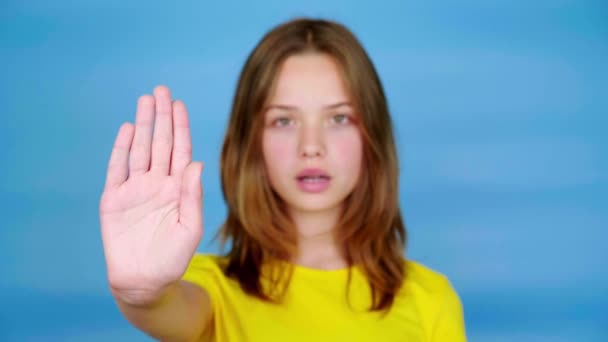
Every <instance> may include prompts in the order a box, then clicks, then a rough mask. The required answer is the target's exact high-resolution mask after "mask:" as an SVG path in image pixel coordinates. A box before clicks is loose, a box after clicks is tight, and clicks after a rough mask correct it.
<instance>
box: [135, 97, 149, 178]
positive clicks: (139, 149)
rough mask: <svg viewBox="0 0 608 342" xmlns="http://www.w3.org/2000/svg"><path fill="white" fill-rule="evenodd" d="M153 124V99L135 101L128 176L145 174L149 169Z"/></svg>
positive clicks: (145, 98)
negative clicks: (133, 135) (135, 112)
mask: <svg viewBox="0 0 608 342" xmlns="http://www.w3.org/2000/svg"><path fill="white" fill-rule="evenodd" d="M153 122H154V97H153V96H151V95H144V96H141V97H140V98H139V100H138V101H137V114H136V115H135V137H134V138H133V146H132V147H131V152H130V158H129V174H130V175H137V174H141V173H145V172H147V171H148V169H149V168H150V145H151V143H152V123H153Z"/></svg>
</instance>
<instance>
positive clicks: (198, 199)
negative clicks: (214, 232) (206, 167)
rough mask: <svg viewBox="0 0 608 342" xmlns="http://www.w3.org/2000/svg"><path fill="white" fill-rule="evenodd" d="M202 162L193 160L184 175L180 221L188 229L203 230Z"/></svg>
mask: <svg viewBox="0 0 608 342" xmlns="http://www.w3.org/2000/svg"><path fill="white" fill-rule="evenodd" d="M202 174H203V163H202V162H191V163H190V164H188V166H186V169H185V170H184V173H183V175H182V185H181V190H180V205H179V221H180V223H182V224H183V225H185V226H186V227H187V228H188V229H192V230H195V231H200V233H201V234H202V231H203V186H202V181H201V176H202Z"/></svg>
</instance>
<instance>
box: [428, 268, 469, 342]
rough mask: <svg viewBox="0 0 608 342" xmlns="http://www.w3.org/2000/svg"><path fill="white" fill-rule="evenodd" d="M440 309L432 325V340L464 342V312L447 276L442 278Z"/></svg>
mask: <svg viewBox="0 0 608 342" xmlns="http://www.w3.org/2000/svg"><path fill="white" fill-rule="evenodd" d="M443 280H444V281H443V284H442V291H441V295H440V296H441V301H440V309H439V314H438V316H437V319H436V321H435V324H434V325H433V333H432V336H433V337H432V339H431V341H433V342H443V341H450V342H466V340H467V338H466V332H465V326H464V312H463V308H462V303H461V301H460V297H459V296H458V294H457V293H456V291H455V290H454V288H453V286H452V284H451V283H450V281H449V280H448V279H447V278H445V277H444V278H443Z"/></svg>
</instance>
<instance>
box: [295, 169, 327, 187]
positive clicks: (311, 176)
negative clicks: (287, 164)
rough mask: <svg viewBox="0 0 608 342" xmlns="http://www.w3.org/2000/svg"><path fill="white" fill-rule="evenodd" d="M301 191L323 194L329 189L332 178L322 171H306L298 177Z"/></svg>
mask: <svg viewBox="0 0 608 342" xmlns="http://www.w3.org/2000/svg"><path fill="white" fill-rule="evenodd" d="M296 180H297V182H298V186H299V188H300V190H302V191H304V192H313V193H314V192H322V191H324V190H326V189H327V188H328V187H329V184H330V181H331V177H330V176H329V174H328V173H327V172H325V171H324V170H321V169H305V170H303V171H301V172H300V173H298V175H297V176H296Z"/></svg>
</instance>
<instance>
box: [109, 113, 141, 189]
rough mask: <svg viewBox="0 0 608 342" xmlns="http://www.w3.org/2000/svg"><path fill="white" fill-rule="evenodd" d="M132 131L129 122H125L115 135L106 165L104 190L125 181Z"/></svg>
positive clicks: (132, 128)
mask: <svg viewBox="0 0 608 342" xmlns="http://www.w3.org/2000/svg"><path fill="white" fill-rule="evenodd" d="M134 130H135V129H134V127H133V125H132V124H131V123H130V122H126V123H124V124H123V125H122V126H120V129H119V130H118V134H116V140H115V141H114V147H113V148H112V154H111V155H110V161H109V163H108V173H107V175H106V185H105V188H106V189H109V188H113V187H117V186H119V185H121V184H122V183H124V182H125V181H126V180H127V176H128V168H127V164H128V159H129V150H130V148H131V142H132V141H133V131H134Z"/></svg>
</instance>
